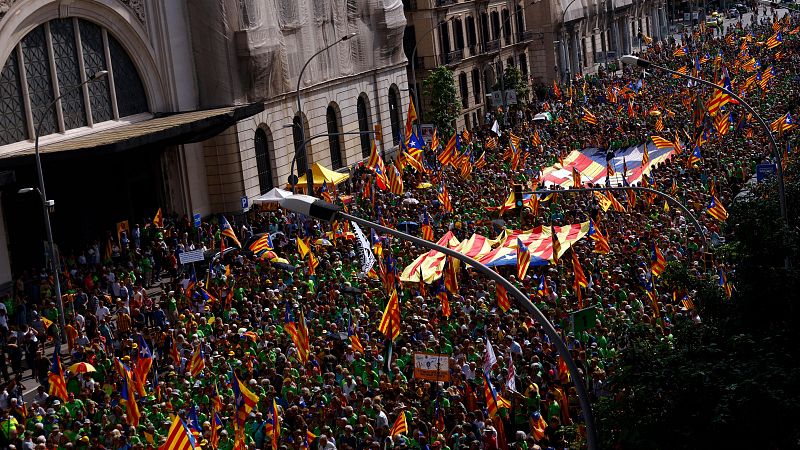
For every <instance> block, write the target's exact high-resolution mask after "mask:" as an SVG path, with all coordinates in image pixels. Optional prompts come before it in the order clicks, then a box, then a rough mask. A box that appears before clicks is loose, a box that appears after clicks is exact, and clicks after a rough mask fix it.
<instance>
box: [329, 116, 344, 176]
mask: <svg viewBox="0 0 800 450" xmlns="http://www.w3.org/2000/svg"><path fill="white" fill-rule="evenodd" d="M338 109H339V108H338V106H337V105H336V103H333V102H331V103H330V104H329V105H328V109H327V110H326V111H325V121H326V122H327V123H328V134H329V135H331V136H328V147H329V148H330V152H331V168H333V170H336V169H340V168H341V167H342V166H343V165H344V163H343V161H342V145H341V139H342V136H333V135H335V134H339V133H340V132H341V127H340V126H339V111H338Z"/></svg>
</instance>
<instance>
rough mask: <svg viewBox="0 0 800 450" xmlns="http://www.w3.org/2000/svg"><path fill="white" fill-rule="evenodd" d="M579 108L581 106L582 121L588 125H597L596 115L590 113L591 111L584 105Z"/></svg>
mask: <svg viewBox="0 0 800 450" xmlns="http://www.w3.org/2000/svg"><path fill="white" fill-rule="evenodd" d="M581 108H583V117H582V119H583V121H584V122H586V123H588V124H590V125H597V124H598V120H597V116H595V115H594V114H592V112H591V111H589V110H588V109H586V108H585V107H583V106H582V107H581Z"/></svg>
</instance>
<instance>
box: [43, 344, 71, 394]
mask: <svg viewBox="0 0 800 450" xmlns="http://www.w3.org/2000/svg"><path fill="white" fill-rule="evenodd" d="M47 381H49V382H50V389H49V390H48V393H49V394H50V395H54V396H56V397H58V398H60V399H61V400H62V401H66V400H67V399H68V398H69V395H68V394H67V382H66V381H65V380H64V370H63V368H62V367H61V356H60V355H59V354H58V352H53V363H52V364H51V365H50V372H49V373H48V374H47Z"/></svg>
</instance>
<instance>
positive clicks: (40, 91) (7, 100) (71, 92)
mask: <svg viewBox="0 0 800 450" xmlns="http://www.w3.org/2000/svg"><path fill="white" fill-rule="evenodd" d="M81 69H83V71H82V70H81ZM101 70H107V71H108V72H109V74H108V76H107V77H104V78H102V79H99V80H96V81H93V82H91V83H88V84H85V85H83V87H81V88H76V87H77V86H79V85H80V84H81V83H83V82H84V81H86V80H87V79H88V78H89V77H91V76H92V75H93V74H95V73H97V72H98V71H101ZM58 96H60V97H61V99H60V100H59V101H58V102H56V103H55V104H53V101H54V100H55V99H56V98H57V97H58ZM26 100H27V101H26ZM51 105H52V106H51ZM148 110H149V107H148V103H147V95H146V92H145V89H144V84H143V83H142V80H141V77H140V76H139V71H138V69H137V68H136V65H135V64H134V62H133V60H132V59H131V57H130V55H129V54H128V52H127V51H126V50H125V48H124V47H123V45H122V44H121V43H120V42H119V41H118V40H117V39H116V38H115V37H114V36H112V35H111V34H110V33H109V32H108V31H107V30H106V29H105V28H102V27H100V26H99V25H97V24H94V23H92V22H89V21H88V20H84V19H78V18H74V17H73V18H63V19H54V20H51V21H49V22H47V23H43V24H41V25H39V26H37V27H36V28H34V29H33V30H31V31H30V32H29V33H28V34H27V35H26V36H25V37H24V38H22V40H21V41H20V42H19V43H17V45H16V47H15V48H14V49H13V51H12V52H11V54H10V55H9V56H8V59H6V61H5V62H4V63H3V65H2V72H0V145H6V144H12V143H14V142H19V141H24V140H33V139H34V138H35V134H34V133H35V127H36V126H39V127H40V130H41V134H42V135H43V136H45V135H49V134H54V133H64V132H66V131H68V130H72V129H75V128H81V127H87V126H94V125H95V124H98V123H101V122H106V121H109V120H118V119H119V118H122V117H128V116H132V115H135V114H139V113H143V112H147V111H148ZM29 124H33V127H34V129H30V127H29Z"/></svg>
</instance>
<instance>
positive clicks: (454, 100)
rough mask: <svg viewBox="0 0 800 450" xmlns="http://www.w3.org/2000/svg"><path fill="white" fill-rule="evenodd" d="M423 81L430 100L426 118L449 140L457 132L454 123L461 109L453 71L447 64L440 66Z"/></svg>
mask: <svg viewBox="0 0 800 450" xmlns="http://www.w3.org/2000/svg"><path fill="white" fill-rule="evenodd" d="M423 83H424V87H425V94H426V95H427V96H428V102H429V106H428V108H427V110H426V111H425V115H426V120H428V121H430V122H431V123H433V124H434V126H436V127H437V128H438V130H439V136H440V137H442V136H444V139H445V140H447V138H448V137H449V136H450V135H452V134H453V132H455V129H454V128H453V123H454V122H455V120H456V118H458V113H459V111H461V102H460V101H459V99H458V93H457V91H456V81H455V77H454V76H453V71H452V70H450V69H448V68H447V67H446V66H439V67H437V68H435V69H433V70H432V71H431V72H430V74H429V75H428V76H427V78H425V81H424V82H423Z"/></svg>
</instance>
